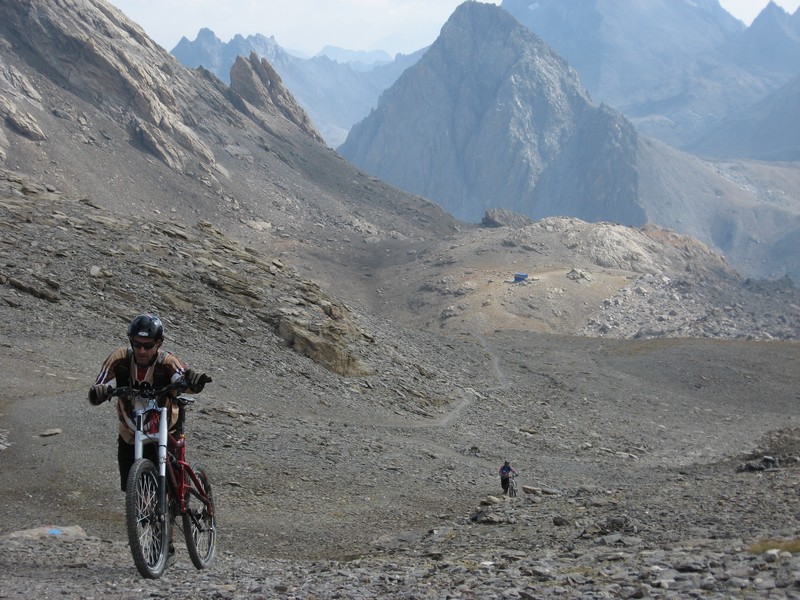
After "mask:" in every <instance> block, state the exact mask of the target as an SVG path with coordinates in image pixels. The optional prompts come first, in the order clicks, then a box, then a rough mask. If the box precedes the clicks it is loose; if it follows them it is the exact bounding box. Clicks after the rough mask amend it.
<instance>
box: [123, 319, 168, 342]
mask: <svg viewBox="0 0 800 600" xmlns="http://www.w3.org/2000/svg"><path fill="white" fill-rule="evenodd" d="M128 337H129V338H132V337H143V338H151V339H153V340H156V341H157V340H160V339H163V338H164V325H162V323H161V319H159V318H158V317H156V316H155V315H139V316H138V317H135V318H134V319H133V321H131V324H130V326H129V327H128Z"/></svg>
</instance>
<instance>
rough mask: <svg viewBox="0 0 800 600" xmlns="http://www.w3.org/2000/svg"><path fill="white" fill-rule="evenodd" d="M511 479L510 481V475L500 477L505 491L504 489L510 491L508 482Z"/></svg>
mask: <svg viewBox="0 0 800 600" xmlns="http://www.w3.org/2000/svg"><path fill="white" fill-rule="evenodd" d="M509 481H510V480H509V478H508V477H501V478H500V485H502V486H503V491H504V492H507V491H508V482H509Z"/></svg>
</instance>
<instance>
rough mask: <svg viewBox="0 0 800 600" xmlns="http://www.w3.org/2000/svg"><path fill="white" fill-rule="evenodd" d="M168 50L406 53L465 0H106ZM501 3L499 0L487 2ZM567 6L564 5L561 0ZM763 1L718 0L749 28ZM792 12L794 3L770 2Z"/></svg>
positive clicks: (430, 37)
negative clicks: (214, 45)
mask: <svg viewBox="0 0 800 600" xmlns="http://www.w3.org/2000/svg"><path fill="white" fill-rule="evenodd" d="M109 1H110V2H111V4H114V5H115V6H117V7H118V8H119V9H121V10H122V12H124V13H125V14H126V15H127V16H128V17H129V18H130V19H133V20H134V21H136V22H137V23H138V24H139V25H141V26H142V27H143V28H144V30H145V31H146V32H147V34H148V35H149V36H150V37H151V38H153V39H154V40H155V41H156V42H157V43H158V44H160V45H161V46H162V47H163V48H165V49H166V50H172V49H173V48H174V47H175V45H176V44H177V43H178V41H180V39H181V37H183V36H186V37H187V38H188V39H190V40H193V39H195V37H197V32H198V31H199V30H200V29H201V28H203V27H208V28H209V29H211V30H212V31H214V33H215V34H216V35H217V37H218V38H219V39H221V40H222V41H223V42H228V41H230V39H231V38H232V37H233V36H234V35H236V34H237V33H240V34H242V35H244V36H248V35H252V34H256V33H261V34H263V35H266V36H271V35H274V36H275V40H276V41H277V42H278V44H280V45H281V46H282V47H283V48H286V49H289V50H296V51H301V52H304V53H305V54H307V55H309V56H313V55H314V54H316V53H317V52H319V51H320V50H321V49H322V47H323V46H326V45H331V46H339V47H340V48H346V49H349V50H386V51H387V52H389V54H391V55H394V54H396V53H397V52H402V53H404V54H409V53H411V52H414V51H415V50H419V49H420V48H423V47H425V46H427V45H429V44H430V43H431V42H433V41H434V40H435V39H436V37H437V36H438V35H439V30H440V29H441V28H442V25H444V23H445V21H447V19H448V18H449V17H450V15H451V14H452V13H453V11H454V10H455V8H456V7H457V6H458V5H459V4H461V2H462V1H463V0H109ZM492 1H493V2H494V4H500V3H501V0H492ZM565 1H569V0H565ZM768 1H769V0H720V4H722V6H723V7H724V8H725V9H726V10H727V11H728V12H729V13H731V14H732V15H733V16H734V17H736V18H737V19H739V20H741V21H743V22H744V23H745V24H747V25H749V24H750V23H751V22H752V21H753V19H754V18H755V17H756V15H758V13H759V12H761V10H762V9H763V8H764V7H765V6H766V5H767V3H768ZM775 2H776V4H778V5H779V6H781V7H783V9H784V10H786V11H787V12H788V13H790V14H791V13H794V12H795V10H797V8H798V6H800V0H775Z"/></svg>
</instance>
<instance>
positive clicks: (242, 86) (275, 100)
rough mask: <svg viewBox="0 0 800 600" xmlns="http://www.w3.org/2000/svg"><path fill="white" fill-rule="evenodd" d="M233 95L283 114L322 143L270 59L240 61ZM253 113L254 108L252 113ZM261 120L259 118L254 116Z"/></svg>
mask: <svg viewBox="0 0 800 600" xmlns="http://www.w3.org/2000/svg"><path fill="white" fill-rule="evenodd" d="M230 88H231V92H232V93H234V94H236V95H238V96H239V98H241V99H242V100H245V101H246V102H247V103H249V104H250V105H251V106H252V107H254V108H256V109H261V110H264V111H267V112H269V113H272V114H278V113H280V114H282V115H283V116H284V117H286V118H287V119H288V120H289V121H291V122H292V123H294V124H296V125H297V126H298V127H299V128H300V129H301V130H302V131H303V132H305V133H307V134H308V135H309V136H311V137H312V138H314V139H315V140H317V141H319V142H322V137H321V136H320V135H319V133H317V131H316V129H315V128H314V124H313V123H312V122H311V119H309V118H308V115H307V114H306V113H305V111H304V110H303V109H302V108H301V107H300V105H299V104H298V103H297V102H296V101H295V99H294V97H293V96H292V94H291V93H290V92H289V91H288V90H287V89H286V87H285V86H284V85H283V82H282V81H281V77H280V75H278V73H277V72H276V71H275V69H274V68H273V67H272V65H270V64H269V62H267V60H266V59H263V58H261V59H259V57H258V55H256V53H255V52H253V53H251V54H250V57H249V58H248V59H247V60H245V59H244V58H242V57H241V56H239V57H237V58H236V62H234V63H233V67H232V68H231V86H230ZM250 112H251V113H252V112H253V111H252V108H251V109H250ZM254 116H257V115H254Z"/></svg>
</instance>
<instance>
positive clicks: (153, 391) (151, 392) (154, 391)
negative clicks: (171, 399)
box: [108, 379, 190, 400]
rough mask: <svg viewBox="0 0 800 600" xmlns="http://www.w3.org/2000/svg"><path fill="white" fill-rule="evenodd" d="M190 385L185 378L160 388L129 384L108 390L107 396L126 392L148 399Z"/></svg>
mask: <svg viewBox="0 0 800 600" xmlns="http://www.w3.org/2000/svg"><path fill="white" fill-rule="evenodd" d="M189 387H190V384H189V382H188V381H186V380H185V379H179V380H178V381H173V382H172V383H170V384H168V385H165V386H164V387H162V388H135V387H130V386H124V387H117V388H114V389H112V390H109V391H108V397H109V398H113V397H114V396H125V395H127V394H131V395H133V394H135V395H136V396H139V397H140V398H148V399H150V400H155V399H156V398H158V397H159V396H161V395H163V394H166V393H167V392H171V391H172V390H181V391H183V390H185V389H187V388H189Z"/></svg>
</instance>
